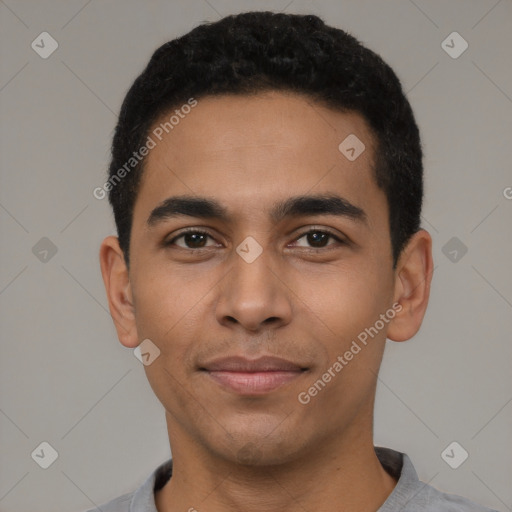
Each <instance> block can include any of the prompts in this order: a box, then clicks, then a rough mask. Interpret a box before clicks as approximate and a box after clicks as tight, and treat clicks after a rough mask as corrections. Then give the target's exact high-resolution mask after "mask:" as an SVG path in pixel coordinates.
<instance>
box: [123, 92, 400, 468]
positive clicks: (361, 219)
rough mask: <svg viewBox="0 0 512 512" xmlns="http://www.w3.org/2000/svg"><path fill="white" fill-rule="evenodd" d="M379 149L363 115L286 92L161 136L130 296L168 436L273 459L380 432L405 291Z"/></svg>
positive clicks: (239, 103)
mask: <svg viewBox="0 0 512 512" xmlns="http://www.w3.org/2000/svg"><path fill="white" fill-rule="evenodd" d="M168 118H169V115H166V116H165V119H168ZM157 124H158V123H157ZM155 126H156V125H155ZM350 134H354V135H355V136H357V138H358V139H359V140H360V141H362V142H363V144H364V146H365V150H364V151H363V152H362V153H361V154H360V155H359V156H358V157H357V158H356V159H355V160H354V159H353V158H352V160H350V159H349V158H347V156H346V155H347V154H348V155H350V156H352V154H351V152H350V150H348V151H349V152H348V153H347V152H345V153H343V152H342V151H341V150H340V149H339V145H340V143H341V142H342V141H344V139H345V138H346V137H347V136H349V135H350ZM373 143H374V142H373V139H372V135H371V133H370V131H369V129H368V126H367V124H366V123H365V121H364V120H363V118H362V117H360V116H359V115H358V114H354V113H340V112H335V111H332V110H330V109H328V108H325V107H323V106H320V105H319V104H316V103H313V102H312V101H311V100H309V99H307V98H305V97H302V96H299V95H291V94H289V95H285V94H282V93H277V92H271V93H265V94H259V95H257V96H251V97H249V96H243V97H236V96H222V97H217V98H212V97H208V98H204V99H200V100H199V101H198V104H197V106H195V107H194V108H193V109H192V110H191V112H190V113H189V114H187V115H186V116H185V117H184V118H183V119H181V120H180V122H179V124H177V125H176V126H174V128H173V129H172V131H170V132H169V133H168V134H166V135H165V137H162V140H161V141H158V140H157V144H156V147H154V148H153V149H151V151H150V153H149V155H148V157H147V160H146V167H145V170H144V175H143V179H142V183H141V187H140V190H139V192H138V196H137V200H136V204H135V209H134V215H133V225H132V233H131V245H130V272H129V287H128V291H129V296H130V300H131V301H133V307H134V308H133V312H134V325H135V329H136V338H137V340H135V342H134V346H135V345H136V344H137V343H140V342H141V341H142V340H144V339H147V338H148V339H150V340H151V342H152V343H154V345H156V346H157V347H158V349H159V350H160V356H159V357H158V358H157V359H155V361H154V362H153V363H152V364H150V365H148V366H145V370H146V373H147V377H148V379H149V382H150V384H151V386H152V388H153V390H154V392H155V393H156V395H157V397H158V398H159V400H160V401H161V403H162V404H163V405H164V407H165V409H166V412H167V418H168V426H169V432H170V436H171V442H172V436H173V433H174V434H175V437H179V436H182V437H183V436H184V435H185V436H186V437H187V439H188V440H189V441H190V442H192V443H194V444H195V445H196V446H200V447H201V448H202V449H205V450H207V451H208V452H209V453H212V454H215V455H216V456H220V457H224V458H225V459H227V460H233V461H235V460H238V461H240V460H242V459H243V460H252V461H253V462H255V463H256V462H257V463H262V464H263V463H277V462H282V461H285V460H293V459H294V458H296V457H298V456H299V455H301V454H305V453H307V452H308V450H313V449H319V447H322V446H327V445H328V444H329V442H330V441H332V440H333V439H335V438H336V437H339V434H340V432H342V431H343V432H345V433H346V432H350V431H351V430H352V431H355V430H356V429H361V428H367V429H370V428H371V425H370V423H371V410H372V408H373V396H374V392H375V382H376V373H377V372H378V368H379V365H380V361H381V357H382V352H383V347H384V343H385V338H386V331H387V329H388V327H389V325H390V324H389V322H390V320H391V318H392V315H391V313H390V311H393V310H392V305H393V300H394V287H395V273H394V271H393V268H392V256H391V254H392V251H391V243H390V232H389V224H388V206H387V201H386V197H385V195H384V193H383V192H382V191H381V190H380V189H379V188H378V187H377V186H376V184H375V182H374V178H373V174H372V159H373V156H374V155H373ZM182 196H187V198H188V199H190V198H191V197H192V196H193V197H194V198H196V199H203V200H208V201H210V203H204V202H203V203H197V202H196V203H192V202H188V203H187V202H185V201H182V202H181V203H180V202H177V201H174V202H173V201H170V200H169V199H170V198H180V197H182ZM310 196H311V197H310ZM301 198H302V201H300V200H299V199H301ZM308 198H309V199H308ZM329 198H330V201H329V200H328V199H329ZM384 316H386V318H385V319H384V318H383V317H384ZM379 319H380V321H379ZM382 325H384V327H381V326H382ZM371 328H373V330H371ZM365 329H366V331H365ZM368 330H369V331H368ZM376 331H377V332H376ZM364 332H366V343H364V344H363V342H362V339H364V337H365V336H364V334H362V333H364ZM369 332H371V333H372V335H369V334H368V333H369ZM354 342H355V343H356V345H354ZM356 346H357V347H359V350H357V348H356ZM348 353H351V354H352V357H350V355H349V354H348ZM340 358H341V359H340ZM342 361H343V362H342ZM336 362H337V363H338V364H336ZM340 366H341V368H340ZM326 373H328V374H329V375H330V378H329V377H326V376H325V375H326ZM320 381H321V382H320ZM315 383H316V385H315ZM322 383H323V384H322ZM315 390H316V391H315Z"/></svg>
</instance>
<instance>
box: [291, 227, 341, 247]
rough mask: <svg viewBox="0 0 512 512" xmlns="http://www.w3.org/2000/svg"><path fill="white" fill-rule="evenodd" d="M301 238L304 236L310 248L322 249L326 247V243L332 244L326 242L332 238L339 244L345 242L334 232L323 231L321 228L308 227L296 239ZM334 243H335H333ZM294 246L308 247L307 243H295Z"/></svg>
mask: <svg viewBox="0 0 512 512" xmlns="http://www.w3.org/2000/svg"><path fill="white" fill-rule="evenodd" d="M301 238H305V240H306V243H308V244H310V246H309V248H312V249H322V248H324V247H327V246H328V245H333V244H327V242H328V240H329V239H334V240H336V241H337V242H338V243H340V244H344V243H346V242H345V241H344V240H342V239H341V238H339V237H338V236H336V235H335V234H334V233H331V232H330V231H325V230H321V229H310V230H309V231H306V232H305V233H303V234H302V235H301V236H300V237H299V238H297V239H296V240H297V241H298V240H300V239H301ZM334 245H336V244H334ZM296 247H308V246H307V245H300V244H299V245H296Z"/></svg>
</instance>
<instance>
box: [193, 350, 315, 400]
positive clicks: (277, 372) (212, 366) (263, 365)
mask: <svg viewBox="0 0 512 512" xmlns="http://www.w3.org/2000/svg"><path fill="white" fill-rule="evenodd" d="M199 370H201V371H203V372H205V373H206V375H207V376H208V377H210V378H212V379H213V380H214V381H215V382H217V383H218V384H220V385H221V386H222V387H224V388H225V389H227V390H229V391H232V392H235V393H237V394H241V395H249V396H251V395H253V396H254V395H262V394H266V393H269V392H271V391H274V390H276V389H277V388H280V387H281V386H283V385H284V384H286V383H288V382H290V381H292V380H294V379H296V378H298V377H299V376H301V375H302V374H303V373H304V372H305V371H307V370H308V368H307V367H304V366H302V365H300V364H297V363H293V362H291V361H288V360H286V359H281V358H278V357H271V356H263V357H259V358H257V359H247V358H245V357H239V356H234V357H224V358H220V359H215V360H213V361H211V362H209V363H206V364H204V365H201V366H200V367H199Z"/></svg>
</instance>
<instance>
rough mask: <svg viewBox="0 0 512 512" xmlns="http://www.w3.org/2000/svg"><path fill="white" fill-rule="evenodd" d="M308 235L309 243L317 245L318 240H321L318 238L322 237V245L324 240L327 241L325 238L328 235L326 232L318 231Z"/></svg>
mask: <svg viewBox="0 0 512 512" xmlns="http://www.w3.org/2000/svg"><path fill="white" fill-rule="evenodd" d="M307 236H308V243H310V244H311V245H313V246H315V244H317V245H318V242H319V240H318V239H319V238H321V240H320V246H322V242H324V241H325V239H326V238H327V236H328V235H327V234H326V233H318V232H317V231H315V232H313V233H308V235H307ZM315 239H316V240H315Z"/></svg>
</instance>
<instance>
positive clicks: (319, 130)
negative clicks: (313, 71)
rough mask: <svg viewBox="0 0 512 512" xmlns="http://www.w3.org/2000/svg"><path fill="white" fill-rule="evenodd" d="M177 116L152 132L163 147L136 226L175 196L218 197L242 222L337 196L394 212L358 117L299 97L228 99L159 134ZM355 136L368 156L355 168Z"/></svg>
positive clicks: (200, 104)
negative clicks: (309, 199)
mask: <svg viewBox="0 0 512 512" xmlns="http://www.w3.org/2000/svg"><path fill="white" fill-rule="evenodd" d="M177 109H178V110H179V107H177ZM175 110H176V108H175V109H174V111H175ZM174 111H173V112H170V113H166V114H165V115H163V116H162V117H161V118H160V119H159V120H158V121H157V122H156V123H155V125H154V127H153V128H152V131H150V136H151V137H152V138H153V139H154V141H155V143H156V145H155V147H154V148H153V149H151V151H150V152H149V154H148V156H147V157H146V162H145V170H144V174H143V179H142V182H141V187H140V190H139V194H138V198H137V203H136V207H135V210H136V211H135V215H134V220H135V217H136V216H137V215H138V214H141V215H144V214H146V216H147V215H148V214H149V212H150V210H151V209H152V208H154V207H155V206H156V205H157V204H158V203H159V202H162V201H164V200H165V199H166V198H167V197H169V196H171V195H173V196H176V195H194V196H208V197H215V198H217V200H218V201H219V202H221V203H222V204H225V205H226V207H227V209H228V210H230V211H232V212H233V214H235V213H236V214H237V215H238V217H239V218H241V217H243V216H244V215H247V216H250V215H254V214H260V213H261V212H262V211H263V210H265V209H266V208H267V206H268V209H269V210H270V209H271V206H272V205H273V204H274V203H275V200H281V201H282V200H285V199H286V197H291V196H298V195H306V194H308V193H310V194H312V193H315V194H322V193H332V192H337V193H339V194H340V195H343V197H346V198H347V199H349V200H350V202H351V203H353V204H357V205H358V206H362V205H367V208H368V207H369V208H370V210H372V209H375V210H376V213H377V214H378V215H382V207H384V208H386V201H385V197H384V196H383V193H382V191H380V189H378V188H377V186H376V184H375V181H374V177H373V171H372V168H373V157H374V145H375V144H374V138H373V136H372V133H371V131H370V129H369V128H368V125H367V123H366V122H365V120H364V119H363V118H362V117H361V116H360V115H359V114H357V113H353V112H338V111H334V110H332V109H329V108H327V107H325V106H322V105H320V104H318V103H316V102H314V101H312V100H311V99H309V98H307V97H305V96H302V95H297V94H289V93H286V94H285V93H280V92H275V91H273V92H267V93H260V94H258V95H252V96H235V95H226V96H218V97H206V98H202V99H198V100H197V106H195V107H194V108H193V109H190V111H189V109H186V111H189V113H187V114H184V113H183V112H184V111H185V110H184V111H183V112H181V115H180V116H179V121H178V116H177V115H176V116H175V118H174V119H173V124H172V125H171V124H170V123H168V124H167V125H166V126H167V131H168V133H166V130H162V129H160V131H156V132H155V129H156V128H158V127H162V126H164V124H165V123H166V122H167V121H169V119H170V117H171V115H173V113H174ZM176 114H177V113H176ZM176 121H178V122H177V123H176ZM171 126H172V128H171ZM161 132H163V133H161ZM154 133H161V134H160V138H161V140H159V138H158V137H156V136H155V135H154ZM354 136H355V137H357V139H358V140H359V141H361V143H362V144H364V151H363V152H362V153H361V154H360V155H359V156H358V157H357V158H356V159H355V160H350V159H349V158H347V153H346V152H345V153H344V151H345V150H346V149H347V148H346V144H345V145H343V144H342V143H343V141H345V140H349V141H352V142H353V141H354V140H356V143H357V139H354V138H353V137H354ZM347 137H349V139H347ZM340 144H342V149H341V150H340ZM351 146H354V144H351ZM361 147H362V146H360V147H356V150H357V149H360V148H361ZM349 149H350V148H349ZM348 155H349V156H350V155H351V153H348ZM367 208H365V210H366V209H367ZM379 210H380V211H379Z"/></svg>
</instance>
